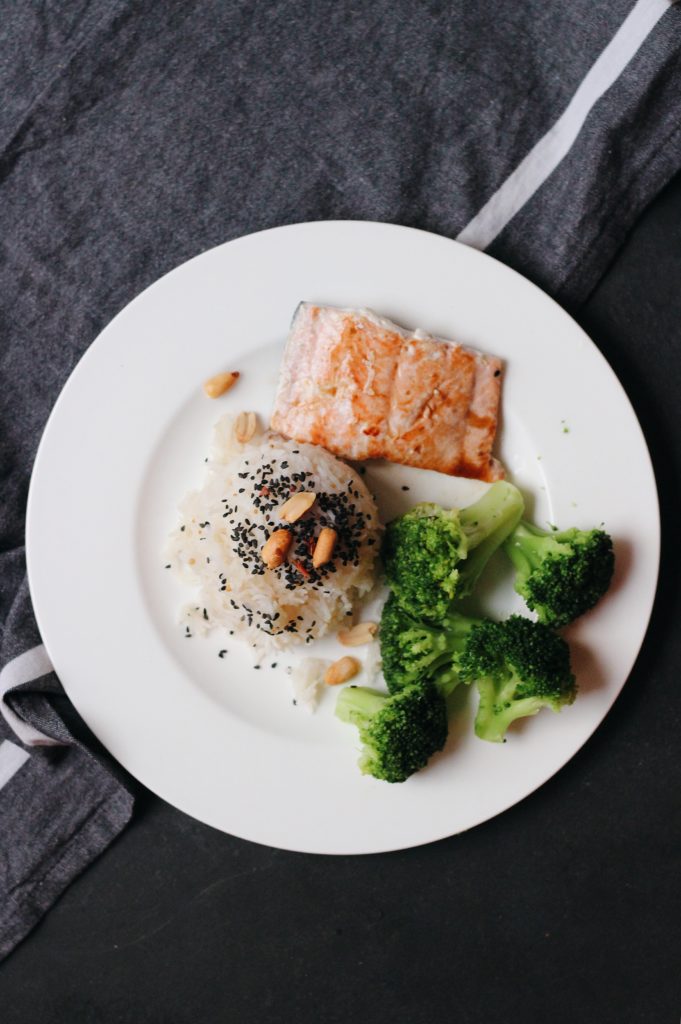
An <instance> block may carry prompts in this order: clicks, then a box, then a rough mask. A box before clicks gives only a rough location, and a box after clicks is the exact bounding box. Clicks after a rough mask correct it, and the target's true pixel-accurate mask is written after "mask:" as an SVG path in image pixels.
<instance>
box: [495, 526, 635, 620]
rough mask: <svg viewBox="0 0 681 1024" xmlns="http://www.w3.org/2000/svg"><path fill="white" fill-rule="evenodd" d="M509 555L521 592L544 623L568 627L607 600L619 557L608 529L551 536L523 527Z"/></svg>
mask: <svg viewBox="0 0 681 1024" xmlns="http://www.w3.org/2000/svg"><path fill="white" fill-rule="evenodd" d="M504 550H505V552H506V554H507V555H508V557H509V558H510V559H511V562H512V563H513V565H514V566H515V570H516V578H515V589H516V590H517V592H518V593H519V594H520V596H521V597H522V598H523V599H524V601H525V603H526V604H527V606H528V608H531V609H532V610H533V611H534V612H536V613H537V618H538V619H539V621H540V622H544V623H546V624H547V625H549V626H566V625H567V624H568V623H569V622H572V621H573V619H576V618H577V617H578V616H579V615H582V614H583V613H584V612H586V611H588V610H589V609H590V608H593V606H594V605H595V604H596V602H597V601H598V600H599V599H600V598H601V597H602V596H603V594H604V593H605V592H606V590H607V589H608V587H609V586H610V581H611V580H612V574H613V570H614V566H615V556H614V554H613V550H612V540H611V538H610V537H609V535H608V534H607V533H605V531H603V530H578V529H571V530H562V531H556V532H547V531H546V530H541V529H540V528H539V527H538V526H533V525H532V524H531V523H526V522H522V523H520V524H519V525H518V526H517V527H516V529H515V530H514V531H513V533H511V535H510V536H509V538H508V539H507V541H506V543H505V544H504Z"/></svg>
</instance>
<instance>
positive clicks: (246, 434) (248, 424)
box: [234, 412, 258, 444]
mask: <svg viewBox="0 0 681 1024" xmlns="http://www.w3.org/2000/svg"><path fill="white" fill-rule="evenodd" d="M257 425H258V420H257V418H256V415H255V413H254V412H240V413H239V415H238V416H237V418H236V420H235V422H234V436H235V438H236V439H237V441H238V442H239V444H245V443H246V441H250V440H251V438H252V437H253V435H254V434H255V428H256V427H257Z"/></svg>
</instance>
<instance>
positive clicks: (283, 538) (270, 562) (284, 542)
mask: <svg viewBox="0 0 681 1024" xmlns="http://www.w3.org/2000/svg"><path fill="white" fill-rule="evenodd" d="M292 540H293V534H292V533H291V531H290V530H275V531H274V533H271V534H270V535H269V537H268V538H267V540H266V541H265V544H264V545H263V549H262V551H261V552H260V555H261V557H262V560H263V562H264V563H265V565H266V566H267V568H268V569H276V568H277V566H278V565H281V564H282V562H283V561H284V559H285V558H286V555H287V554H288V549H289V548H290V547H291V542H292Z"/></svg>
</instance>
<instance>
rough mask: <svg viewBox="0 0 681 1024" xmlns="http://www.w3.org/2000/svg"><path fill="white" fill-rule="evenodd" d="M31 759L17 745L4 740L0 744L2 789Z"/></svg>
mask: <svg viewBox="0 0 681 1024" xmlns="http://www.w3.org/2000/svg"><path fill="white" fill-rule="evenodd" d="M29 757H30V754H28V753H27V752H26V751H25V750H22V749H21V747H18V746H17V745H16V743H10V741H9V740H2V742H1V743H0V789H2V787H3V786H6V785H7V783H8V782H9V780H10V779H11V778H12V776H13V775H15V774H16V773H17V772H18V771H19V769H20V768H21V766H22V764H25V763H26V761H28V759H29Z"/></svg>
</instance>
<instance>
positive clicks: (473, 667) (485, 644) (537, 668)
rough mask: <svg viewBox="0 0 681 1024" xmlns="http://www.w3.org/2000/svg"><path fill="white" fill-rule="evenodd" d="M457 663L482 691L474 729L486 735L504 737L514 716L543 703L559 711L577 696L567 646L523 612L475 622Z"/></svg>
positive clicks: (467, 679) (468, 680)
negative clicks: (500, 618)
mask: <svg viewBox="0 0 681 1024" xmlns="http://www.w3.org/2000/svg"><path fill="white" fill-rule="evenodd" d="M457 662H458V670H459V673H460V675H461V679H462V681H464V682H466V683H472V682H475V683H476V685H477V688H478V691H479V693H480V704H479V707H478V713H477V716H476V719H475V733H476V735H477V736H479V737H480V739H483V740H491V741H492V742H497V743H498V742H501V741H502V740H503V739H504V734H505V732H506V730H507V729H508V727H509V725H510V724H511V722H513V721H515V719H516V718H525V717H527V716H528V715H536V714H537V712H538V711H540V710H541V708H543V707H549V708H551V709H552V710H553V711H560V709H561V708H562V707H563V706H564V705H566V704H572V702H573V700H574V699H575V697H576V695H577V686H576V682H575V677H574V675H573V674H572V672H571V669H570V649H569V648H568V645H567V644H566V643H565V641H564V640H563V639H562V637H560V636H558V634H556V633H554V632H553V631H552V630H551V629H550V628H549V627H548V626H545V625H543V624H542V623H540V622H533V621H532V620H530V619H525V618H523V617H522V616H521V615H512V616H511V617H510V618H509V619H506V621H505V622H491V621H490V620H485V621H484V622H481V623H479V624H477V625H475V626H473V628H472V629H471V631H470V634H469V636H468V640H467V642H466V645H465V648H464V650H463V652H462V653H461V654H460V655H459V656H458V659H457Z"/></svg>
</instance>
